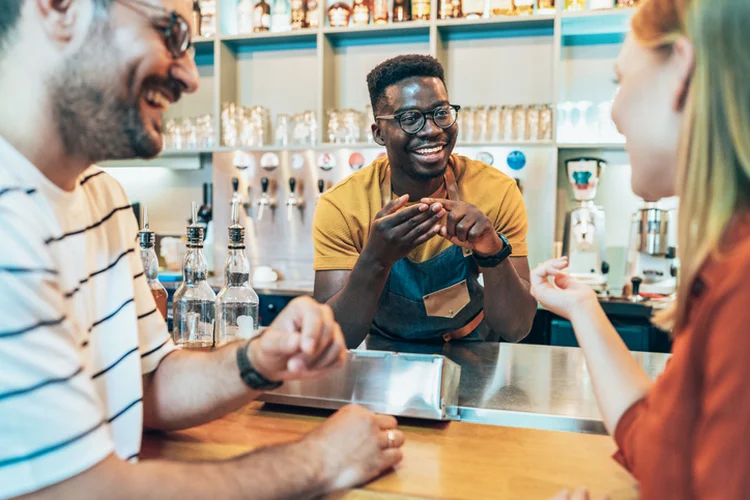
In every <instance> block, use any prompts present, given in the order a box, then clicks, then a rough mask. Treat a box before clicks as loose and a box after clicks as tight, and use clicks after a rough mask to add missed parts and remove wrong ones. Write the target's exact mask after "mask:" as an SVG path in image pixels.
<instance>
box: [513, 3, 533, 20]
mask: <svg viewBox="0 0 750 500" xmlns="http://www.w3.org/2000/svg"><path fill="white" fill-rule="evenodd" d="M534 3H535V0H513V13H514V14H516V15H518V16H529V15H531V14H533V13H534Z"/></svg>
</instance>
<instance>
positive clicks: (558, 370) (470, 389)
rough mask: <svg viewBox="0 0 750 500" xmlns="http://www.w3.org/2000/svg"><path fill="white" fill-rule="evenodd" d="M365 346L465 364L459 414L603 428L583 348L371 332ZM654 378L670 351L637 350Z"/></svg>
mask: <svg viewBox="0 0 750 500" xmlns="http://www.w3.org/2000/svg"><path fill="white" fill-rule="evenodd" d="M360 348H361V349H362V348H365V349H368V350H378V351H399V352H409V353H418V354H442V355H444V356H446V357H447V358H448V359H450V360H452V361H454V362H455V363H457V364H458V365H459V366H460V367H461V381H460V385H459V395H458V415H459V419H460V420H462V421H466V422H474V423H481V424H491V425H503V426H510V427H526V428H534V429H545V430H560V431H572V432H585V433H594V434H605V433H606V429H605V428H604V424H603V422H602V418H601V414H600V413H599V409H598V408H597V405H596V398H595V397H594V392H593V387H592V385H591V378H590V376H589V373H588V371H587V369H586V363H585V361H584V358H583V352H582V351H581V350H580V349H578V348H571V347H551V346H535V345H523V344H506V343H499V344H498V343H480V342H476V343H475V342H472V343H469V342H466V343H460V342H453V343H449V344H445V345H443V344H436V345H424V344H411V343H404V342H391V341H388V340H384V339H381V338H377V337H372V336H370V337H368V338H367V340H366V341H365V343H364V345H363V346H362V347H360ZM633 357H634V358H635V359H636V360H637V361H638V363H639V364H640V365H641V366H642V367H643V369H644V370H645V371H646V373H648V375H649V376H650V377H651V378H655V377H656V376H657V375H659V374H660V373H661V372H662V371H663V370H664V366H665V365H666V363H667V360H668V359H669V355H668V354H661V353H644V352H637V353H635V352H634V353H633Z"/></svg>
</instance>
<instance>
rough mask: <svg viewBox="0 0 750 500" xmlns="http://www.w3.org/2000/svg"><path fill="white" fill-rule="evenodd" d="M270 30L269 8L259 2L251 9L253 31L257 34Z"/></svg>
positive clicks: (262, 0)
mask: <svg viewBox="0 0 750 500" xmlns="http://www.w3.org/2000/svg"><path fill="white" fill-rule="evenodd" d="M270 29H271V6H270V5H268V3H266V0H260V1H259V2H258V3H257V4H255V8H254V9H253V31H254V32H256V33H259V32H261V31H268V30H270Z"/></svg>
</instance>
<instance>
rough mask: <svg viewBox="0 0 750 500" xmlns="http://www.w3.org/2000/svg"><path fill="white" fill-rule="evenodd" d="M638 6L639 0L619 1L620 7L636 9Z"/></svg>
mask: <svg viewBox="0 0 750 500" xmlns="http://www.w3.org/2000/svg"><path fill="white" fill-rule="evenodd" d="M636 5H638V0H617V6H618V7H635V6H636Z"/></svg>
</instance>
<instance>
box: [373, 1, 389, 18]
mask: <svg viewBox="0 0 750 500" xmlns="http://www.w3.org/2000/svg"><path fill="white" fill-rule="evenodd" d="M388 17H389V16H388V0H375V3H374V5H373V7H372V18H373V21H374V22H375V24H387V23H388V20H389V19H388Z"/></svg>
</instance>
